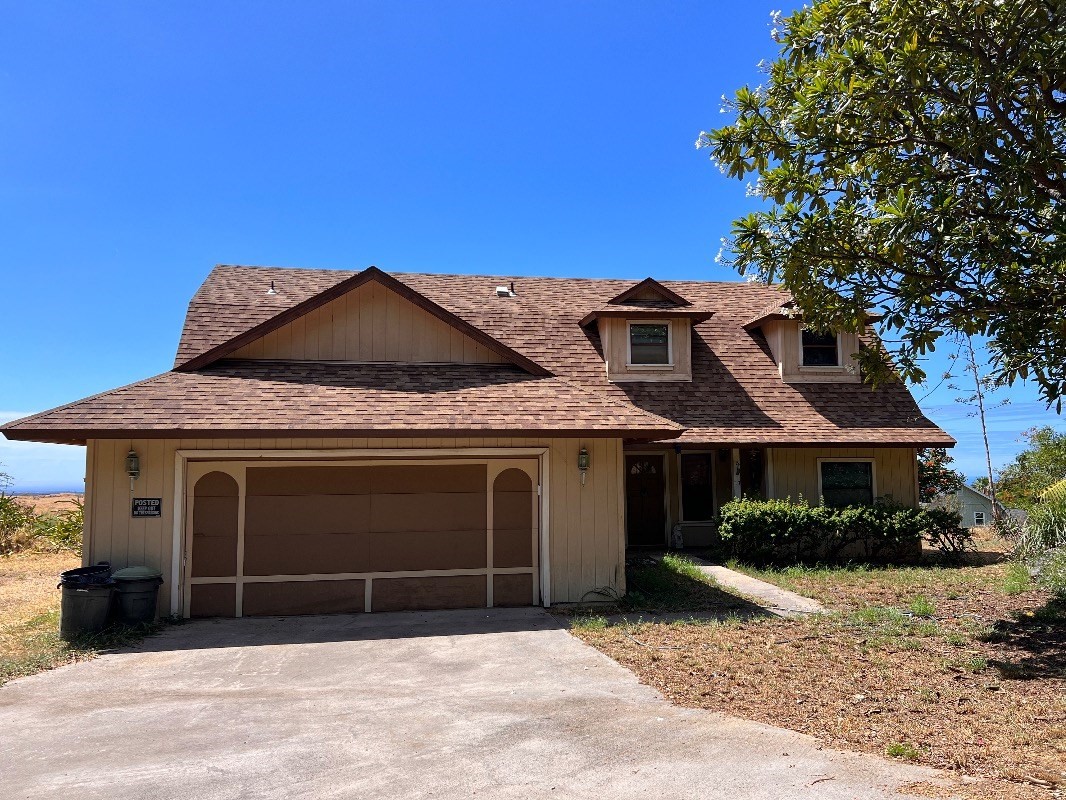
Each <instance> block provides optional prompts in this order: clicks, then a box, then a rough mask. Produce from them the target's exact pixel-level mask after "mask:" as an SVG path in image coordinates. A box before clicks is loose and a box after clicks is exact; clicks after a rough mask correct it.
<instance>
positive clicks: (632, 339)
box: [629, 322, 671, 367]
mask: <svg viewBox="0 0 1066 800" xmlns="http://www.w3.org/2000/svg"><path fill="white" fill-rule="evenodd" d="M670 349H671V348H670V323H668V322H630V323H629V364H630V365H631V366H645V367H652V366H661V367H668V366H670V364H671V361H670Z"/></svg>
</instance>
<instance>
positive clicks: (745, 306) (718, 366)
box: [9, 266, 954, 446]
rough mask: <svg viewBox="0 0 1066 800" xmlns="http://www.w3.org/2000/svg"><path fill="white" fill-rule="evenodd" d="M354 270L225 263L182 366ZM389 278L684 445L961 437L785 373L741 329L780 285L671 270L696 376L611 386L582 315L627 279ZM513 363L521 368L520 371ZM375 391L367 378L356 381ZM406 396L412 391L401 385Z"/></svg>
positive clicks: (190, 329) (272, 369)
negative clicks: (693, 311) (690, 311)
mask: <svg viewBox="0 0 1066 800" xmlns="http://www.w3.org/2000/svg"><path fill="white" fill-rule="evenodd" d="M355 274H356V273H354V272H350V271H340V270H305V269H285V268H277V267H234V266H220V267H217V268H216V269H215V270H214V271H213V272H212V273H211V275H210V276H209V277H208V279H207V280H206V281H205V282H204V284H203V286H201V287H200V289H199V290H198V291H197V293H196V295H195V296H194V297H193V299H192V302H191V303H190V305H189V312H188V315H187V317H186V322H185V328H184V330H183V332H182V337H181V342H180V345H179V348H178V359H177V361H178V363H179V364H183V363H186V362H188V361H190V360H191V359H194V358H196V357H197V356H199V355H202V354H203V353H206V352H208V351H210V350H211V349H212V348H215V347H218V346H219V345H221V344H223V343H225V342H226V341H227V340H229V339H232V338H233V337H235V336H237V335H239V334H241V333H242V332H244V331H246V330H248V329H250V328H252V327H254V326H255V325H258V324H261V323H263V322H265V321H267V320H269V319H271V318H272V317H275V316H276V315H278V314H279V313H281V312H283V311H284V310H285V309H287V308H290V307H292V306H295V305H297V304H298V303H301V302H304V301H306V300H308V299H309V298H311V297H313V296H315V295H316V294H318V293H320V292H322V291H325V290H327V289H329V288H330V287H332V286H335V285H336V284H338V283H340V282H341V281H344V280H346V279H349V278H351V277H352V276H353V275H355ZM394 277H395V278H397V279H399V280H400V281H401V282H402V283H403V284H404V285H405V286H407V287H409V289H410V290H412V291H415V292H418V293H420V294H421V295H423V296H424V297H425V298H427V299H428V300H429V301H431V302H432V303H434V304H437V305H438V306H440V307H441V308H442V309H444V310H445V311H447V312H448V313H450V314H454V315H455V316H456V317H458V318H460V319H461V320H464V321H465V322H466V323H468V324H470V325H473V326H474V327H476V328H478V329H479V330H481V331H483V332H484V333H485V335H486V336H488V337H491V338H492V339H493V340H495V341H497V342H499V343H500V344H502V345H503V346H505V347H507V348H509V349H511V350H513V351H514V352H515V353H517V354H520V355H521V356H523V357H524V358H527V359H529V360H530V361H532V362H535V363H536V364H537V365H540V366H541V367H543V368H544V369H545V370H547V371H548V372H550V373H552V374H553V375H555V376H557V377H558V378H559V379H561V381H562V383H559V384H552V383H550V382H549V381H550V379H542V380H544V382H543V383H539V384H537V385H538V386H540V387H544V388H550V387H552V386H553V385H556V386H558V387H559V389H558V391H560V392H562V393H563V395H561V397H562V398H564V399H563V400H560V402H563V405H564V406H565V402H564V400H565V398H566V397H574V395H569V394H567V392H570V391H571V389H570V388H568V387H575V386H576V387H579V389H577V395H579V396H581V397H584V398H586V400H588V402H592V398H596V399H597V402H598V401H599V400H601V399H602V400H603V401H606V402H609V403H610V408H611V409H618V408H620V407H623V406H625V407H628V408H630V409H632V410H633V411H635V412H637V413H639V411H640V410H643V411H645V412H648V413H649V414H652V415H656V416H658V417H664V418H667V419H670V420H672V421H674V422H675V423H677V424H678V425H680V426H682V427H684V428H685V429H686V430H685V433H684V434H683V436H682V437H681V439H680V441H682V442H686V443H692V444H737V445H743V444H779V445H819V444H823V445H830V444H832V445H842V446H858V445H878V444H879V445H890V444H898V445H903V446H922V445H950V444H953V443H954V440H952V439H951V437H950V436H948V435H947V434H946V433H944V432H943V431H942V430H940V429H939V428H938V427H937V426H936V425H934V424H933V423H932V422H931V421H930V420H928V419H926V418H925V416H923V415H922V413H921V411H920V410H919V409H918V406H917V404H916V403H915V402H914V400H913V398H912V397H911V395H910V393H909V392H908V391H907V389H906V387H905V386H903V385H902V384H899V383H896V384H892V385H888V386H884V387H882V388H880V389H877V390H872V389H870V388H868V387H866V386H863V385H861V384H855V383H840V384H832V383H822V384H787V383H785V382H783V381H782V380H781V377H780V375H779V373H778V369H777V365H776V364H775V363H774V360H773V358H772V356H771V355H770V351H769V348H768V347H767V344H766V341H765V339H764V338H763V336H762V334H761V333H760V332H759V331H757V330H756V331H747V330H745V329H744V325H745V323H749V322H751V321H752V320H754V319H755V318H757V316H758V315H759V314H762V313H765V311H766V310H767V309H773V308H780V306H781V304H782V303H783V302H785V301H787V300H788V299H789V296H788V294H787V293H785V292H783V291H782V290H780V289H778V288H775V287H768V286H765V285H760V284H748V283H735V282H733V283H711V282H698V281H663V282H662V285H663V286H664V287H666V288H667V289H669V290H670V291H671V292H674V293H676V294H677V295H679V296H681V297H683V298H685V299H686V300H687V301H688V302H690V303H692V305H693V306H694V307H695V308H697V309H700V310H701V311H706V312H713V314H714V315H713V316H712V317H710V318H708V319H703V320H701V321H699V322H698V323H697V324H695V325H694V326H693V338H692V348H693V352H692V368H693V380H692V381H691V382H664V383H623V384H612V383H609V382H608V381H607V379H606V370H605V367H604V362H603V356H602V352H601V346H600V340H599V335H598V333H597V331H596V329H595V327H594V326H592V327H590V328H587V329H586V328H582V327H581V326H580V325H579V324H578V323H579V322H580V320H581V319H582V318H583V317H584V316H585V315H586V314H588V313H589V312H590V311H593V310H596V309H604V308H606V307H607V306H608V301H609V300H611V299H612V298H615V297H617V296H618V295H619V294H622V293H624V292H625V291H626V290H627V289H629V288H631V287H632V286H633V282H632V281H623V280H598V279H580V278H531V277H525V278H521V277H514V276H502V275H497V276H477V275H434V274H413V273H412V274H396V275H395V276H394ZM272 280H273V281H274V282H275V287H276V289H277V292H278V293H277V294H276V295H268V294H266V290H267V288H268V287H269V286H270V281H272ZM512 280H514V281H515V293H516V296H514V297H498V296H497V295H496V292H495V287H496V286H499V285H508V284H509V283H510V282H511V281H512ZM614 308H617V306H614ZM246 369H247V368H246ZM261 369H262V368H261ZM265 369H268V372H267V373H262V374H260V376H259V377H254V378H253V377H251V376H245V377H241V376H237V375H234V376H231V378H232V379H233V380H234V381H238V382H239V381H241V380H245V381H254V382H255V383H248V384H247V386H248V387H249V388H248V390H247V391H245V392H244V393H243V394H241V393H239V392H238V394H239V395H240V396H241V397H245V398H246V400H247V402H246V404H245V405H243V406H242V408H243V413H244V415H245V417H244V419H246V420H247V422H246V424H248V425H252V424H256V425H258V426H259V427H260V429H262V430H270V429H273V428H274V427H280V428H283V427H284V426H283V425H281V424H279V423H278V422H277V420H278V419H280V418H279V417H275V416H273V415H272V414H270V413H267V411H266V409H267V408H268V407H269V403H270V402H271V400H270V397H269V395H268V396H266V397H265V399H263V400H262V401H260V400H256V399H255V397H254V393H255V392H256V391H258V389H256V388H255V387H259V386H262V385H263V384H262V383H261V382H262V381H264V380H269V379H270V378H272V377H273V378H277V376H278V374H279V372H278V370H280V369H282V367H281V366H280V365H278V364H272V365H270V366H269V367H265ZM317 369H319V370H325V371H326V372H327V373H328V372H330V371H337V372H338V374H340V373H341V372H343V371H344V370H346V369H348V368H347V367H342V365H336V364H334V365H327V366H319V367H318V368H317ZM361 369H363V370H366V371H367V372H364V373H363V374H364V375H370V374H372V375H376V376H378V379H379V380H380V384H379V385H380V386H382V387H383V386H386V385H387V384H386V381H388V380H392V379H393V377H394V376H396V375H398V373H397V372H396V370H397V369H400V368H399V367H398V366H397V365H385V364H376V365H368V366H365V367H362V368H361ZM405 369H406V370H407V373H408V374H410V373H412V372H413V373H418V372H426V371H427V367H425V366H421V365H418V366H412V367H408V368H405ZM202 372H203V374H204V375H207V376H209V377H210V376H211V375H214V371H213V370H203V371H202ZM190 374H192V373H190ZM197 374H199V373H197ZM242 374H243V373H242ZM316 374H318V373H316ZM515 374H516V375H521V373H519V372H517V371H516V372H515ZM529 377H530V376H528V375H526V376H523V377H522V378H521V380H522V381H523V382H525V381H526V379H527V378H529ZM164 380H165V381H171V380H175V379H173V378H170V377H168V376H160V377H159V378H155V379H152V381H164ZM189 380H193V379H192V378H189ZM283 383H285V384H286V385H288V384H289V383H298V380H290V381H283ZM563 384H565V386H564V385H563ZM167 385H168V386H170V385H173V384H169V383H167ZM197 385H199V384H197ZM368 389H369V387H363V389H362V390H364V391H365V390H368ZM234 391H236V390H234ZM300 391H303V390H300ZM375 391H381V390H375ZM467 391H468V392H469V394H468V395H467V397H469V398H471V401H472V402H473V398H474V396H475V395H478V394H479V393H483V395H484V397H486V398H489V401H488V402H486V403H484V404H480V401H478V403H479V404H478V405H476V409H477V412H478V413H480V414H487V415H491V414H492V413H493V412H492V411H491V409H490V408H489V406H492V405H493V404H494V403H499V402H501V401H500V395H499V394H496V392H500V391H503V390H502V389H500V388H499V387H498V386H493V387H468V388H467ZM523 391H525V389H523ZM401 395H402V397H408V395H407V394H404V393H401ZM373 398H374V399H372V400H370V399H368V400H367V401H366V402H367V403H371V402H374V403H379V404H380V403H383V402H386V396H385V395H384V394H380V393H378V394H374V395H373ZM534 401H535V402H538V403H543V404H545V405H544V408H542V410H545V409H547V410H552V409H558V408H559V407H560V406H553V405H552V404H551V403H552V401H551V398H550V397H549V396H548V395H546V394H536V395H535V396H532V395H531V396H530V400H529V402H530V403H534ZM152 402H155V401H154V400H149V399H147V398H143V399H138V400H136V401H135V402H133V401H131V403H130V404H127V405H126V407H125V408H126V410H125V411H122V412H121V413H120V412H119V411H118V410H115V409H113V410H112V411H111V412H110V416H109V417H108V418H107V419H108V423H107V424H111V425H113V426H120V425H125V424H126V422H128V421H130V420H135V419H136V418H137V417H138V416H139V415H141V414H146V413H151V412H152V409H151V407H150V406H142V405H140V404H141V403H149V404H150V403H152ZM360 403H362V401H360ZM75 405H76V404H75ZM357 405H358V404H357ZM68 408H69V407H65V409H64V410H60V411H56V412H47V413H50V414H55V415H57V416H56V417H55V418H54V419H52V420H50V421H49V424H56V425H60V426H64V427H66V428H68V429H73V423H74V422H75V418H72V417H70V412H69V411H68V410H66V409H68ZM183 408H184V407H183ZM188 410H189V411H190V412H191V411H192V410H193V409H192V408H189V409H188ZM497 411H498V409H497ZM535 411H536V408H535V407H534V406H530V407H529V408H528V412H529V415H530V418H531V419H532V420H533V424H536V420H537V419H541V416H543V415H541V416H538V415H537V414H536V413H534V412H535ZM379 412H380V414H381V415H382V418H385V417H387V414H388V408H387V407H382V408H380V409H379ZM303 413H304V419H305V420H306V421H305V423H301V424H303V425H305V427H306V426H311V427H313V426H314V425H317V424H318V423H317V421H316V419H315V416H316V409H315V408H311V407H307V408H304V409H303ZM604 413H606V412H604ZM89 416H91V415H81V416H79V417H78V418H77V423H78V424H89V422H90V421H91V420H90V419H89ZM120 417H122V419H120ZM488 418H489V417H486V419H488ZM286 419H288V421H287V422H286V423H285V424H287V425H295V424H297V422H296V420H293V419H289V418H286ZM517 419H518V416H514V417H513V418H512V421H515V420H517ZM64 420H65V422H64ZM123 420H126V422H123ZM616 421H617V420H616ZM334 422H336V420H334ZM364 423H365V420H364ZM635 423H636V420H634V424H635ZM15 424H20V423H15ZM37 424H40V422H38V423H37ZM191 424H193V423H192V422H191V421H190V425H191ZM196 424H199V423H196ZM330 424H332V423H330ZM447 424H451V423H450V422H448V423H447ZM552 424H554V423H552ZM612 424H614V423H612ZM9 427H11V426H9ZM186 427H189V426H186ZM530 429H532V430H536V429H537V428H533V427H531V428H530ZM384 430H388V429H387V428H386V429H384ZM455 430H457V429H455ZM292 435H295V434H292ZM664 435H665V434H664Z"/></svg>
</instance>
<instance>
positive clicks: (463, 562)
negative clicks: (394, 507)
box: [370, 529, 487, 572]
mask: <svg viewBox="0 0 1066 800" xmlns="http://www.w3.org/2000/svg"><path fill="white" fill-rule="evenodd" d="M372 536H373V538H372V539H371V542H370V565H371V566H370V568H371V570H372V571H374V572H399V571H406V572H413V571H418V570H425V569H483V568H484V567H485V566H486V561H487V554H486V552H485V531H484V529H482V530H472V531H449V532H446V533H440V532H423V531H403V532H399V533H375V534H372Z"/></svg>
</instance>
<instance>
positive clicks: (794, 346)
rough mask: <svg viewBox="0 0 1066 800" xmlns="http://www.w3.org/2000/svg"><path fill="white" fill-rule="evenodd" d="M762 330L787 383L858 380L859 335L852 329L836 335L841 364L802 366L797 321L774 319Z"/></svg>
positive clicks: (850, 381)
mask: <svg viewBox="0 0 1066 800" xmlns="http://www.w3.org/2000/svg"><path fill="white" fill-rule="evenodd" d="M762 331H763V335H764V336H765V337H766V342H767V344H769V345H770V352H771V353H773V356H774V360H775V361H776V362H777V368H778V371H779V372H780V373H781V378H782V379H783V380H784V381H785V382H786V383H857V382H858V381H859V380H861V378H860V375H859V363H858V361H856V360H855V353H857V352H858V351H859V337H858V335H856V334H854V333H841V334H838V335H837V339H838V342H839V346H840V351H839V352H840V363H841V366H840V367H803V366H800V363H801V353H800V323H799V322H797V321H794V320H774V321H772V322H767V323H766V324H764V325H763V326H762Z"/></svg>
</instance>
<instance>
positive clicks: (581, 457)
mask: <svg viewBox="0 0 1066 800" xmlns="http://www.w3.org/2000/svg"><path fill="white" fill-rule="evenodd" d="M590 463H592V459H590V458H589V451H588V450H586V449H585V448H584V447H582V448H581V449H580V450H579V451H578V453H577V468H578V469H579V470H581V485H582V486H584V485H585V473H586V472H588V469H589V464H590Z"/></svg>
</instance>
